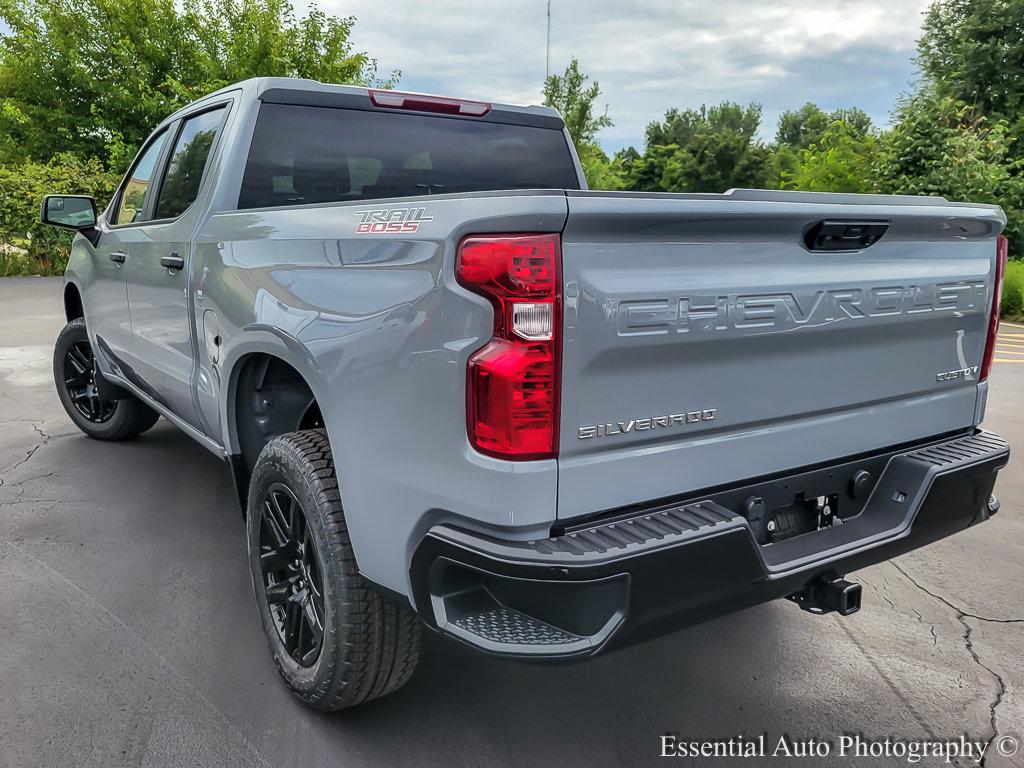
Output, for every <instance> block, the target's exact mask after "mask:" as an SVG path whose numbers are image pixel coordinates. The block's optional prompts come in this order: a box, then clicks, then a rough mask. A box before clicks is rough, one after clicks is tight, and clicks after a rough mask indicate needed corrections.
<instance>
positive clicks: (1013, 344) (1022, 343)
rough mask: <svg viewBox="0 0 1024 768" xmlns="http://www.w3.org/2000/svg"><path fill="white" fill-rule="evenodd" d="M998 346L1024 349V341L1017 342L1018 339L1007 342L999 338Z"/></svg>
mask: <svg viewBox="0 0 1024 768" xmlns="http://www.w3.org/2000/svg"><path fill="white" fill-rule="evenodd" d="M996 344H1005V345H1006V346H1008V347H1024V339H1022V340H1021V341H1017V340H1016V339H1012V340H1009V341H1007V340H1004V339H1001V338H999V339H996Z"/></svg>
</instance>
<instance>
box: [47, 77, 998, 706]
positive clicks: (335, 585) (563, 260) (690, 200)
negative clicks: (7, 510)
mask: <svg viewBox="0 0 1024 768" xmlns="http://www.w3.org/2000/svg"><path fill="white" fill-rule="evenodd" d="M41 214H42V219H43V221H44V222H46V223H49V224H54V225H58V226H66V227H69V228H72V229H75V230H77V231H78V233H79V234H78V236H76V237H75V240H74V244H73V247H72V253H71V259H70V262H69V264H68V269H67V276H66V286H65V291H64V302H65V308H66V312H67V320H68V325H67V327H66V328H65V329H64V330H63V332H62V333H61V334H60V336H59V338H58V340H57V343H56V348H55V354H54V375H55V378H56V384H57V390H58V393H59V396H60V399H61V402H62V403H63V405H64V407H65V409H66V410H67V412H68V415H69V416H70V417H71V419H72V420H74V422H75V423H76V424H77V425H78V426H79V427H80V428H81V430H82V431H83V432H85V433H86V434H87V435H89V436H91V437H94V438H98V439H103V440H122V439H126V438H131V437H135V436H137V435H139V434H140V433H142V432H144V431H146V430H147V429H148V428H150V427H152V426H153V424H154V423H155V422H156V421H157V419H158V418H159V416H163V417H165V418H166V419H167V420H169V421H170V422H172V423H173V424H175V425H176V426H178V427H179V428H181V429H182V430H184V431H185V432H187V433H188V434H189V435H191V436H192V437H193V438H194V439H195V440H196V441H197V442H199V443H200V444H201V445H203V446H204V447H206V448H207V449H208V450H210V451H212V452H214V453H215V454H217V455H218V456H220V457H222V458H223V459H224V460H225V461H226V462H227V463H228V464H229V466H230V467H231V470H232V473H233V477H234V481H235V487H236V489H237V492H238V496H239V499H240V501H241V505H242V509H243V511H244V512H245V518H246V530H247V536H248V552H249V564H250V568H251V571H252V581H253V587H254V590H255V595H256V602H257V605H258V609H259V611H260V615H261V617H262V622H263V626H264V629H265V630H266V633H267V636H268V638H269V642H270V647H271V651H272V654H273V658H274V660H275V662H276V664H277V666H278V668H279V669H280V671H281V674H282V676H283V677H284V679H285V680H286V681H287V683H288V685H289V686H291V688H292V689H293V690H294V691H295V693H296V694H297V695H298V696H299V697H300V698H301V699H302V700H303V701H305V702H306V703H307V704H309V705H311V706H313V707H317V708H320V709H338V708H341V707H347V706H352V705H355V704H359V703H361V702H364V701H367V700H369V699H373V698H375V697H378V696H381V695H383V694H386V693H388V692H390V691H393V690H395V689H396V688H398V687H399V686H401V685H402V684H403V683H404V682H405V681H406V680H407V679H408V678H409V676H410V675H411V674H412V672H413V669H414V668H415V666H416V663H417V661H418V657H419V648H420V629H421V625H422V624H426V625H427V626H428V627H430V628H432V629H434V630H436V631H438V632H441V633H444V634H446V635H448V636H451V637H454V638H457V639H458V640H460V641H461V642H463V643H466V644H468V645H470V646H472V647H474V648H478V649H481V650H483V651H486V652H489V653H492V654H496V655H499V656H506V657H513V658H519V659H548V660H564V659H572V658H580V657H586V656H590V655H593V654H595V653H597V652H599V651H602V650H605V649H609V648H613V647H621V646H623V645H626V644H628V643H634V642H637V641H639V640H642V639H644V638H647V637H651V636H655V635H658V634H663V633H665V632H668V631H671V630H673V629H675V628H678V627H681V626H685V625H687V624H693V623H695V622H700V621H703V620H706V619H709V618H712V617H714V616H717V615H721V614H723V613H726V612H729V611H734V610H738V609H741V608H744V607H747V606H750V605H754V604H757V603H761V602H764V601H768V600H773V599H776V598H782V597H788V598H789V599H791V600H792V601H793V602H795V603H796V604H797V605H798V606H799V607H800V608H802V609H805V610H808V611H811V612H815V613H827V612H829V611H837V612H839V613H840V614H843V615H847V614H851V613H853V612H855V611H856V610H857V609H858V607H859V606H860V598H861V591H860V587H859V585H857V584H856V583H852V582H849V581H847V580H846V579H845V576H846V575H848V574H849V573H850V572H851V571H854V570H856V569H859V568H863V567H864V566H867V565H871V564H872V563H877V562H879V561H881V560H884V559H886V558H890V557H893V556H895V555H899V554H901V553H904V552H907V551H909V550H912V549H915V548H917V547H920V546H922V545H925V544H928V543H929V542H932V541H935V540H937V539H940V538H942V537H944V536H948V535H950V534H952V533H955V532H957V531H960V530H962V529H964V528H967V527H968V526H971V525H974V524H976V523H979V522H981V521H984V520H986V519H987V518H988V517H989V516H990V515H992V514H994V513H995V512H996V511H997V510H998V506H999V505H998V502H997V501H996V499H995V497H994V496H993V495H992V490H993V485H994V483H995V479H996V473H997V472H998V470H999V469H1001V468H1002V467H1003V466H1005V464H1006V462H1007V459H1008V449H1007V446H1006V444H1005V443H1004V442H1003V441H1002V440H1001V439H1000V438H999V437H997V436H995V435H993V434H991V433H989V432H985V431H982V430H980V429H979V428H978V426H977V425H978V424H979V422H981V420H982V416H983V414H984V410H985V399H986V394H987V392H988V383H987V381H986V379H987V377H988V372H989V366H990V362H991V359H992V350H993V341H994V337H995V333H996V329H997V324H998V316H997V311H996V310H997V307H998V293H999V287H1000V283H1001V272H1002V265H1003V264H1004V262H1005V259H1006V240H1005V238H1003V237H1002V236H1001V235H1000V231H1001V230H1002V228H1003V226H1004V224H1005V218H1004V216H1003V213H1002V212H1001V211H1000V210H999V209H998V208H995V207H992V206H986V205H971V204H964V203H951V202H948V201H946V200H944V199H942V198H934V197H929V198H925V197H886V196H870V195H868V196H863V195H831V194H811V193H795V192H767V191H744V190H734V191H731V192H727V193H725V194H721V195H715V194H646V193H609V192H590V191H587V189H586V184H585V182H584V179H583V176H582V174H581V171H580V165H579V162H578V160H577V157H576V154H575V151H574V149H573V146H572V142H571V141H570V139H569V136H568V133H567V132H566V130H565V127H564V125H563V122H562V120H561V119H560V117H559V116H558V114H557V113H555V112H554V111H553V110H550V109H545V108H540V107H525V108H524V107H512V106H505V105H499V104H488V103H483V102H474V101H466V100H461V99H449V98H441V97H434V96H423V95H419V94H404V93H397V92H391V91H380V90H373V89H365V88H352V87H343V86H336V85H325V84H321V83H316V82H311V81H305V80H288V79H274V78H261V79H255V80H248V81H246V82H243V83H239V84H237V85H233V86H230V87H228V88H225V89H223V90H221V91H218V92H216V93H213V94H211V95H209V96H207V97H205V98H203V99H201V100H199V101H197V102H195V103H194V104H191V105H189V106H188V107H186V108H184V109H182V110H180V111H178V112H176V113H175V114H173V115H171V116H170V117H169V118H167V119H166V120H165V121H164V122H163V123H162V124H161V125H159V126H158V127H157V129H156V131H154V133H153V134H152V136H150V138H149V139H148V140H147V141H146V143H145V144H144V145H143V147H142V149H141V151H140V152H139V155H138V157H137V159H136V160H135V162H134V164H133V166H132V168H131V170H130V171H129V172H128V174H127V176H126V177H125V179H124V181H123V182H122V184H121V187H120V189H119V190H118V191H117V193H116V194H115V195H114V198H113V200H112V201H111V202H110V204H109V206H108V207H107V209H106V210H105V211H104V212H103V213H102V214H101V215H97V212H96V207H95V203H94V202H93V201H92V200H91V199H90V198H88V197H79V196H68V195H63V196H49V197H47V198H46V199H45V200H44V201H43V203H42V211H41ZM116 492H117V489H116V488H113V489H111V493H116ZM967 565H969V564H967V563H965V564H964V566H965V567H966V566H967Z"/></svg>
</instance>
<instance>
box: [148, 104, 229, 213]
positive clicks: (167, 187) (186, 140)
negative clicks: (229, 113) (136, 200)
mask: <svg viewBox="0 0 1024 768" xmlns="http://www.w3.org/2000/svg"><path fill="white" fill-rule="evenodd" d="M223 114H224V108H223V107H221V108H219V109H213V110H210V111H209V112H203V113H202V114H201V115H196V116H195V117H190V118H188V119H187V120H186V121H185V123H184V124H183V125H182V127H181V132H180V133H179V134H178V140H177V142H175V144H174V151H173V152H172V154H171V160H170V162H169V163H168V164H167V173H166V174H165V175H164V180H163V184H161V185H160V197H159V199H158V200H157V203H156V218H158V219H173V218H177V217H178V216H181V214H182V213H184V212H185V209H186V208H188V207H189V206H190V205H192V203H194V202H195V199H196V197H197V196H198V195H199V182H201V181H202V180H203V170H205V168H206V161H207V160H208V159H209V157H210V149H211V148H212V147H213V140H214V139H215V138H216V137H217V129H218V128H220V119H221V117H222V116H223Z"/></svg>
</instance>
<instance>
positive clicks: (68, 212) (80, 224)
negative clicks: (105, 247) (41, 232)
mask: <svg viewBox="0 0 1024 768" xmlns="http://www.w3.org/2000/svg"><path fill="white" fill-rule="evenodd" d="M39 220H40V221H41V222H42V223H43V224H49V225H51V226H54V227H63V228H64V229H73V230H75V231H76V232H81V233H82V234H86V235H87V234H88V233H89V232H90V231H92V230H94V229H95V228H96V201H95V200H94V199H93V198H91V197H89V196H88V195H47V196H46V197H44V198H43V203H42V205H41V206H40V207H39Z"/></svg>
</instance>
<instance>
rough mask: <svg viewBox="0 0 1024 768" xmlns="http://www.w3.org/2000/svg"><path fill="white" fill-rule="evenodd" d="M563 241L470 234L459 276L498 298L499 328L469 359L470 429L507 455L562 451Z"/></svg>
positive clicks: (476, 442) (487, 446)
mask: <svg viewBox="0 0 1024 768" xmlns="http://www.w3.org/2000/svg"><path fill="white" fill-rule="evenodd" d="M560 262H561V243H560V241H559V237H558V235H557V234H545V235H486V236H475V235H474V236H470V237H467V238H466V239H465V240H463V241H462V244H461V245H460V246H459V254H458V261H457V266H456V276H457V277H458V280H459V282H460V283H462V285H464V286H465V287H466V288H468V289H469V290H471V291H473V292H474V293H478V294H480V295H482V296H486V297H487V298H488V299H489V300H490V301H491V304H492V305H493V306H494V335H493V336H492V338H491V340H490V341H489V342H488V343H487V344H486V345H485V346H484V347H483V348H482V349H480V350H479V351H477V352H476V353H475V354H474V355H473V356H472V357H470V359H469V364H468V367H467V379H466V385H467V386H466V400H467V402H466V414H467V432H468V434H469V440H470V442H471V443H472V444H473V446H474V447H475V448H476V449H477V450H479V451H481V452H482V453H487V454H490V455H492V456H498V457H500V458H505V459H520V460H522V459H544V458H553V457H555V456H557V455H558V401H559V371H560V353H561V338H560V336H561V332H560V328H559V321H560V314H561V312H560V310H561V264H560Z"/></svg>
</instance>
